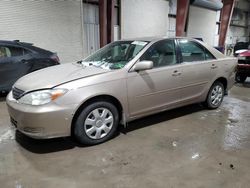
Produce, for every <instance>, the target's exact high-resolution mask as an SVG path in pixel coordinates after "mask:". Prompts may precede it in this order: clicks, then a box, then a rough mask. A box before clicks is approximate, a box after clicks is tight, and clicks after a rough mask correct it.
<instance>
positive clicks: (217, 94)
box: [205, 81, 225, 109]
mask: <svg viewBox="0 0 250 188" xmlns="http://www.w3.org/2000/svg"><path fill="white" fill-rule="evenodd" d="M224 94H225V88H224V85H223V84H222V83H221V82H218V81H216V82H214V84H213V85H212V86H211V88H210V90H209V92H208V95H207V99H206V102H205V104H206V106H207V107H208V108H209V109H216V108H218V107H219V106H220V105H221V103H222V101H223V98H224Z"/></svg>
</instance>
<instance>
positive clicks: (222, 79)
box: [212, 77, 227, 91]
mask: <svg viewBox="0 0 250 188" xmlns="http://www.w3.org/2000/svg"><path fill="white" fill-rule="evenodd" d="M215 82H220V83H222V84H223V86H224V90H225V91H227V79H226V78H225V77H219V78H217V79H216V80H215V81H214V82H213V84H214V83H215ZM213 84H212V85H213Z"/></svg>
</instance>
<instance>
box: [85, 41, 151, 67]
mask: <svg viewBox="0 0 250 188" xmlns="http://www.w3.org/2000/svg"><path fill="white" fill-rule="evenodd" d="M147 44H148V42H145V41H117V42H113V43H111V44H109V45H107V46H105V47H104V48H102V49H100V50H99V51H97V52H95V53H94V54H92V55H91V56H89V57H87V58H86V59H84V60H83V61H82V62H81V63H82V64H83V65H85V66H95V67H100V68H103V69H108V70H113V69H121V68H123V67H124V66H125V65H126V64H127V63H128V62H129V61H130V60H132V59H133V58H134V57H135V56H136V55H137V54H138V53H139V52H140V51H141V50H142V49H143V48H144V47H145V46H146V45H147Z"/></svg>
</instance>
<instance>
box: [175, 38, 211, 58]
mask: <svg viewBox="0 0 250 188" xmlns="http://www.w3.org/2000/svg"><path fill="white" fill-rule="evenodd" d="M179 46H180V49H181V54H182V60H183V62H193V61H204V60H205V59H206V55H205V52H204V48H203V47H201V46H200V45H198V44H197V43H195V42H192V41H188V40H186V39H182V40H179Z"/></svg>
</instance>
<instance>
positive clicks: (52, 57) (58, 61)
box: [50, 54, 60, 64]
mask: <svg viewBox="0 0 250 188" xmlns="http://www.w3.org/2000/svg"><path fill="white" fill-rule="evenodd" d="M50 58H51V59H53V60H54V61H55V62H56V63H57V64H60V59H59V57H58V56H57V55H56V54H53V55H52V56H51V57H50Z"/></svg>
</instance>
